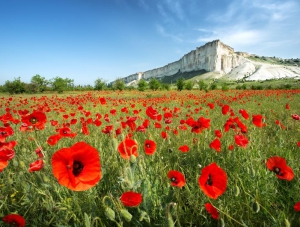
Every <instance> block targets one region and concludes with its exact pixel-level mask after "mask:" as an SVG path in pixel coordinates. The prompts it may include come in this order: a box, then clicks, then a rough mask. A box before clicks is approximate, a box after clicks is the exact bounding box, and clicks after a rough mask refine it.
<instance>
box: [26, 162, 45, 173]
mask: <svg viewBox="0 0 300 227" xmlns="http://www.w3.org/2000/svg"><path fill="white" fill-rule="evenodd" d="M43 167H44V161H43V159H38V160H36V161H35V162H33V163H31V164H29V172H35V171H39V170H41V169H42V168H43Z"/></svg>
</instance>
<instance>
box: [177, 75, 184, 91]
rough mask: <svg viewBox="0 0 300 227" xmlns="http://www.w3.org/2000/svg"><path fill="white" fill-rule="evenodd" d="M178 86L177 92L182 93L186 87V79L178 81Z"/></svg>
mask: <svg viewBox="0 0 300 227" xmlns="http://www.w3.org/2000/svg"><path fill="white" fill-rule="evenodd" d="M176 86H177V90H179V91H182V90H183V88H184V86H185V81H184V78H182V77H181V78H180V79H178V80H176Z"/></svg>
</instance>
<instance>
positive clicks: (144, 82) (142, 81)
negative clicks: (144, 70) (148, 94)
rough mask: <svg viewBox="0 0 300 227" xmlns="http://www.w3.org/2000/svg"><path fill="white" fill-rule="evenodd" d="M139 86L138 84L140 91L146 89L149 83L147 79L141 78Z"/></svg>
mask: <svg viewBox="0 0 300 227" xmlns="http://www.w3.org/2000/svg"><path fill="white" fill-rule="evenodd" d="M137 86H138V88H137V89H138V90H139V91H145V90H146V89H147V86H148V84H147V82H146V80H144V79H141V80H139V82H138V84H137Z"/></svg>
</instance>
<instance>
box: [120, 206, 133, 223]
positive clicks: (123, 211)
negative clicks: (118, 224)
mask: <svg viewBox="0 0 300 227" xmlns="http://www.w3.org/2000/svg"><path fill="white" fill-rule="evenodd" d="M120 214H121V216H122V217H123V218H124V219H125V220H126V221H127V222H130V221H131V219H132V215H131V213H129V212H128V210H126V209H121V210H120Z"/></svg>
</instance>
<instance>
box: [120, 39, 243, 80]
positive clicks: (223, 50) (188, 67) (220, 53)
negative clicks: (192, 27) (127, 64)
mask: <svg viewBox="0 0 300 227" xmlns="http://www.w3.org/2000/svg"><path fill="white" fill-rule="evenodd" d="M244 56H247V53H245V52H237V53H235V52H234V50H233V48H231V47H229V46H227V45H225V44H224V43H222V42H221V41H220V40H214V41H212V42H209V43H206V44H205V45H204V46H201V47H198V48H196V50H193V51H191V52H190V53H188V54H186V55H184V56H183V57H182V58H181V59H179V60H178V61H175V62H172V63H170V64H167V65H165V66H163V67H160V68H156V69H152V70H148V71H146V72H139V73H135V74H132V75H129V76H127V77H125V78H123V80H124V82H125V83H130V82H132V81H136V80H140V79H146V80H147V79H150V78H160V77H164V76H171V75H174V74H175V73H177V72H190V71H195V70H201V69H204V70H206V71H209V72H220V73H221V74H225V73H228V72H230V71H231V70H232V69H233V68H235V67H237V66H239V65H241V64H242V63H244V61H245V58H244Z"/></svg>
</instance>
